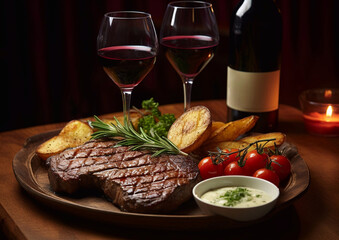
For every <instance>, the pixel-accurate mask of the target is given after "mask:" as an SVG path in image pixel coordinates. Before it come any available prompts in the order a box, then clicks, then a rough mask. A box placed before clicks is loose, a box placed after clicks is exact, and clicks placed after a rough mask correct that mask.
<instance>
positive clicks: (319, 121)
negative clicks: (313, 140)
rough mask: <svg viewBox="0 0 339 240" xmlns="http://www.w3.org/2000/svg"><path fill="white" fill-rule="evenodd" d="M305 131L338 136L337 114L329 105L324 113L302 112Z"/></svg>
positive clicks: (338, 121) (338, 123) (338, 115)
mask: <svg viewBox="0 0 339 240" xmlns="http://www.w3.org/2000/svg"><path fill="white" fill-rule="evenodd" d="M304 120H305V126H306V129H307V131H309V132H310V133H314V134H317V135H324V136H339V114H336V113H334V112H333V107H332V106H331V105H329V106H328V107H327V109H326V113H323V114H321V113H318V112H311V113H309V114H304Z"/></svg>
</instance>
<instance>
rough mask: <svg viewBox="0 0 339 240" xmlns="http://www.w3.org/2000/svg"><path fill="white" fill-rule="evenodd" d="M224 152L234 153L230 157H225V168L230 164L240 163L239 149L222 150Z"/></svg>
mask: <svg viewBox="0 0 339 240" xmlns="http://www.w3.org/2000/svg"><path fill="white" fill-rule="evenodd" d="M222 151H223V152H225V153H232V152H234V153H233V154H231V155H228V156H226V155H223V159H224V161H223V165H224V167H226V166H227V165H228V164H230V163H231V162H236V161H238V160H239V158H240V157H239V156H238V151H239V149H235V148H232V149H231V150H228V149H224V150H222Z"/></svg>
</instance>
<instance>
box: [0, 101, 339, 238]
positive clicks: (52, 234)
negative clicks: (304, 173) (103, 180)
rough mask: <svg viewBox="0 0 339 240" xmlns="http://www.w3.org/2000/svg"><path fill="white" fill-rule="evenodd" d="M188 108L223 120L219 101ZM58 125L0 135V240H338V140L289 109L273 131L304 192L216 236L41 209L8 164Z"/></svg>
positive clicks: (164, 108)
mask: <svg viewBox="0 0 339 240" xmlns="http://www.w3.org/2000/svg"><path fill="white" fill-rule="evenodd" d="M194 104H195V105H197V104H202V105H205V106H207V107H208V108H209V109H210V110H211V112H212V116H213V119H214V120H221V121H225V120H226V104H225V101H222V100H211V101H205V102H196V103H194ZM182 108H183V106H182V104H174V105H167V106H162V107H161V110H162V111H163V112H172V113H175V114H176V115H178V114H180V113H181V112H182ZM64 125H65V123H58V124H49V125H44V126H36V127H31V128H26V129H18V130H14V131H8V132H2V133H0V224H1V228H0V232H1V233H0V239H1V238H6V237H7V238H9V239H140V238H163V239H167V238H168V239H169V238H176V239H184V238H185V239H192V238H193V239H206V238H213V239H216V238H227V239H248V238H250V237H260V238H262V239H317V240H319V239H326V240H329V239H339V186H338V185H339V138H338V137H335V138H326V137H318V136H313V135H310V134H308V133H307V132H306V131H305V129H304V125H303V122H302V115H301V112H300V111H299V110H297V109H295V108H292V107H289V106H286V105H281V106H280V112H279V131H281V132H284V133H286V135H287V141H288V142H290V143H292V144H295V145H296V146H297V147H298V150H299V153H300V155H301V157H302V158H303V159H304V160H305V162H306V163H307V165H308V167H309V170H310V174H311V182H310V186H309V188H308V191H307V192H306V193H305V194H304V195H303V196H302V197H300V198H298V199H297V200H295V201H294V202H293V204H292V205H291V206H290V207H288V208H286V209H284V210H282V211H280V212H279V213H278V214H276V215H275V216H273V217H272V218H271V219H269V220H268V221H266V222H262V223H257V224H254V225H251V226H248V227H245V228H242V229H228V230H219V231H215V230H214V231H206V230H204V231H171V232H167V231H165V230H159V229H152V230H150V229H133V228H129V227H128V226H125V227H121V226H114V225H112V224H109V225H108V224H107V225H106V224H104V223H100V224H99V223H98V222H97V221H95V219H92V220H89V219H81V218H80V217H77V216H73V215H70V214H67V213H65V212H62V211H56V210H54V209H51V208H49V207H47V206H46V205H44V204H41V203H40V202H39V201H37V200H36V199H34V198H33V197H32V196H31V195H29V194H28V193H26V191H25V190H23V189H22V187H21V186H20V185H19V183H18V182H17V181H16V179H15V176H14V173H13V170H12V160H13V158H14V156H15V154H16V153H17V152H18V151H19V150H20V149H21V148H22V146H23V144H24V143H25V140H26V139H27V138H28V137H31V136H33V135H36V134H39V133H43V132H47V131H50V130H54V129H58V128H61V127H63V126H64ZM187 224H190V223H189V222H188V223H187Z"/></svg>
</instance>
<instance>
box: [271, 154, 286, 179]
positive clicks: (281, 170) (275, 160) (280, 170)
mask: <svg viewBox="0 0 339 240" xmlns="http://www.w3.org/2000/svg"><path fill="white" fill-rule="evenodd" d="M271 168H272V170H273V171H274V172H276V174H278V176H279V179H280V181H283V180H285V179H286V178H287V177H288V175H290V173H291V163H290V161H289V160H288V158H287V157H285V156H283V155H272V156H271Z"/></svg>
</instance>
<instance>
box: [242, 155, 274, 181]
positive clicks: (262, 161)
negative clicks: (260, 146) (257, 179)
mask: <svg viewBox="0 0 339 240" xmlns="http://www.w3.org/2000/svg"><path fill="white" fill-rule="evenodd" d="M268 159H269V157H268V155H267V154H266V153H264V152H263V153H260V151H258V150H256V149H254V150H252V151H249V152H248V153H247V154H246V155H245V159H244V160H245V165H244V168H245V170H246V171H247V172H248V173H249V174H250V175H253V173H254V172H255V171H257V170H258V169H261V168H265V167H266V165H267V163H268Z"/></svg>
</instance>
